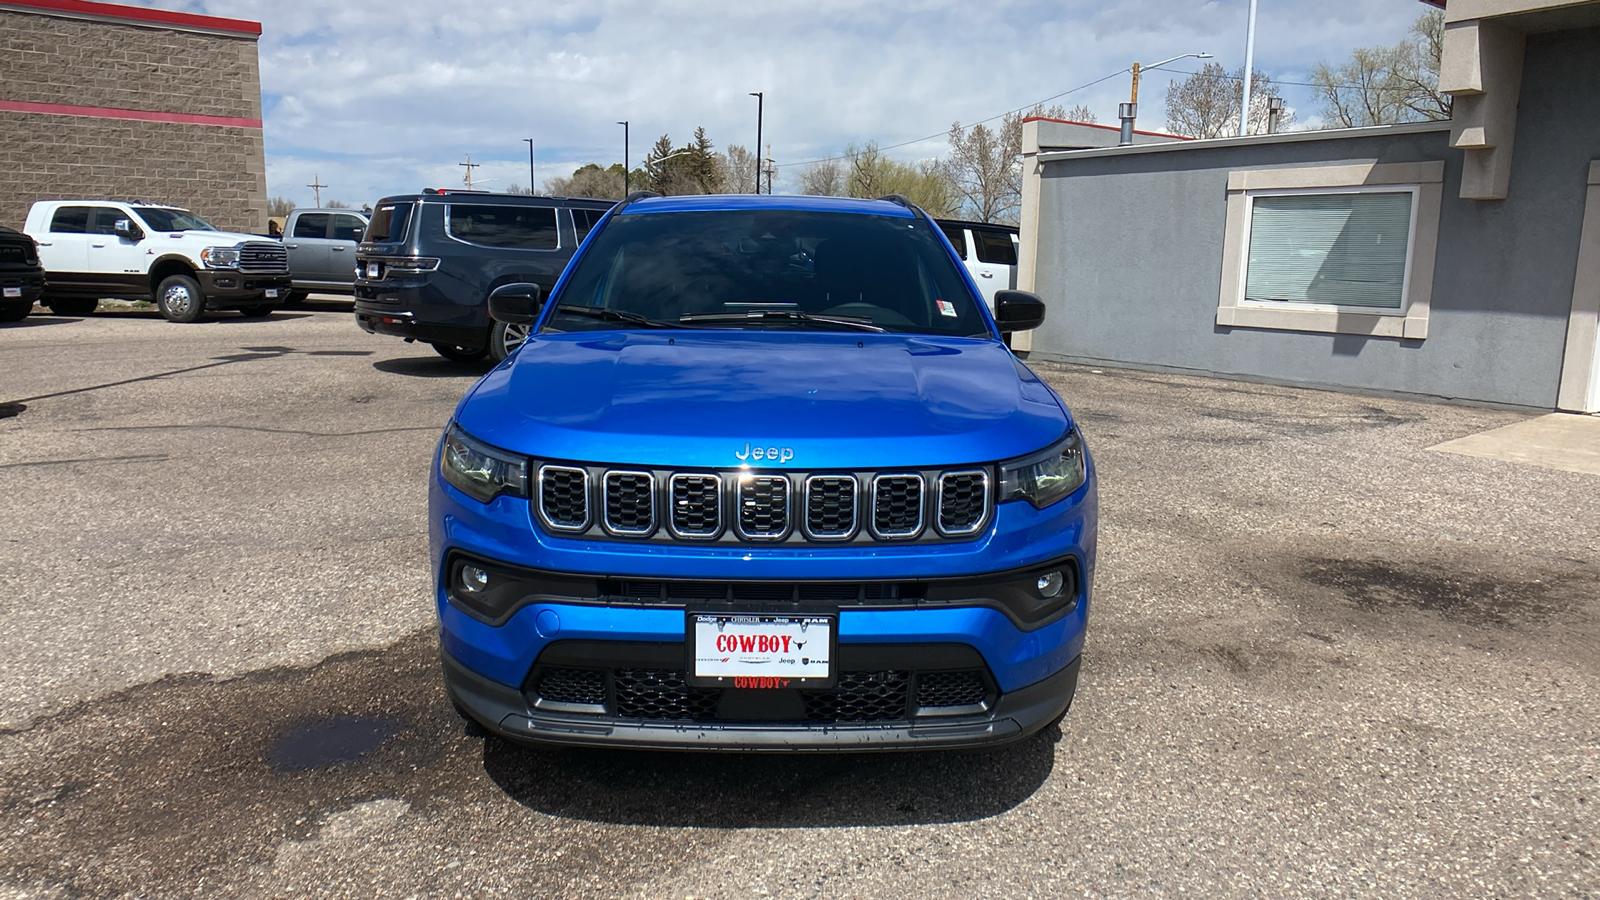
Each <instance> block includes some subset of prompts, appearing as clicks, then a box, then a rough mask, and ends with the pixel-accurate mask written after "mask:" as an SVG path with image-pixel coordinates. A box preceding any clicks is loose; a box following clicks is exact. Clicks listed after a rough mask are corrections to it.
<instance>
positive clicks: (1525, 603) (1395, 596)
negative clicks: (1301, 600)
mask: <svg viewBox="0 0 1600 900" xmlns="http://www.w3.org/2000/svg"><path fill="white" fill-rule="evenodd" d="M1300 577H1301V578H1303V579H1305V580H1306V581H1309V582H1311V583H1312V584H1315V585H1319V586H1321V587H1325V588H1331V589H1333V590H1336V591H1339V592H1340V593H1342V594H1343V595H1344V596H1345V598H1346V599H1347V600H1349V601H1350V602H1351V603H1354V604H1355V605H1356V607H1357V608H1358V609H1360V610H1362V611H1363V612H1370V613H1384V612H1399V611H1402V610H1422V611H1425V612H1431V613H1435V614H1438V615H1440V616H1442V617H1444V618H1445V619H1447V620H1449V621H1452V622H1456V623H1459V624H1464V625H1483V626H1493V627H1497V628H1510V627H1514V626H1516V625H1520V624H1529V623H1534V622H1538V621H1542V620H1544V619H1545V618H1548V617H1549V616H1550V615H1551V614H1552V613H1553V612H1556V611H1557V610H1558V609H1559V608H1560V607H1562V606H1563V605H1564V601H1563V600H1562V599H1561V597H1562V595H1563V594H1564V588H1566V587H1567V586H1568V582H1569V581H1570V580H1571V576H1545V577H1539V578H1531V579H1523V580H1519V579H1516V578H1512V577H1509V576H1504V577H1497V576H1495V575H1490V574H1488V573H1483V572H1471V571H1466V570H1463V569H1459V568H1448V567H1443V566H1437V565H1432V564H1428V563H1420V562H1406V563H1401V562H1393V561H1390V560H1383V559H1367V560H1359V559H1358V560H1348V559H1344V560H1341V559H1327V558H1312V559H1308V560H1306V561H1305V562H1304V565H1303V568H1302V569H1301V572H1300Z"/></svg>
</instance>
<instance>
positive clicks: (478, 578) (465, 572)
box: [461, 564, 1060, 594]
mask: <svg viewBox="0 0 1600 900" xmlns="http://www.w3.org/2000/svg"><path fill="white" fill-rule="evenodd" d="M461 589H462V590H463V591H466V592H467V593H469V594H481V593H483V592H484V591H486V590H488V589H489V573H488V572H485V571H484V570H482V569H480V568H478V567H477V566H474V565H470V564H469V565H464V566H462V567H461ZM1059 589H1060V588H1059V587H1058V588H1057V590H1059Z"/></svg>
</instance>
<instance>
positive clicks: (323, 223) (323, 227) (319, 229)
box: [292, 213, 329, 238]
mask: <svg viewBox="0 0 1600 900" xmlns="http://www.w3.org/2000/svg"><path fill="white" fill-rule="evenodd" d="M328 218H329V217H328V214H327V213H306V214H305V215H303V216H301V217H300V218H298V219H296V220H295V222H294V234H293V235H292V237H297V238H320V237H327V236H328Z"/></svg>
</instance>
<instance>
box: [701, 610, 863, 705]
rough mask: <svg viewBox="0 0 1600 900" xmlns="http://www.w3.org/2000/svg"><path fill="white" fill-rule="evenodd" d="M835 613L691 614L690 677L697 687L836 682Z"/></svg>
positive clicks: (771, 687)
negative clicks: (800, 614) (790, 614)
mask: <svg viewBox="0 0 1600 900" xmlns="http://www.w3.org/2000/svg"><path fill="white" fill-rule="evenodd" d="M833 647H834V618H833V617H832V616H773V615H762V614H758V613H749V614H732V615H724V614H711V613H690V614H689V659H690V666H689V679H688V680H689V683H690V684H691V685H694V686H696V687H733V688H755V689H758V690H761V689H764V690H782V689H785V688H801V687H804V688H815V687H831V686H832V685H833V683H834V671H833Z"/></svg>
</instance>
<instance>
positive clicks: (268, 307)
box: [23, 200, 290, 322]
mask: <svg viewBox="0 0 1600 900" xmlns="http://www.w3.org/2000/svg"><path fill="white" fill-rule="evenodd" d="M23 230H24V231H25V232H27V234H28V236H29V237H31V238H33V239H34V241H35V242H36V243H37V244H38V245H39V262H40V264H41V265H43V266H44V270H45V276H46V279H47V284H46V287H45V295H44V301H43V302H44V305H45V306H48V307H50V309H51V311H52V312H55V313H56V314H58V315H67V316H81V315H87V314H89V313H91V312H93V311H94V308H95V304H96V303H97V302H98V301H99V300H100V299H101V298H102V297H110V298H115V299H119V300H149V299H152V298H154V299H155V302H156V308H157V309H159V310H160V311H161V315H163V316H165V317H166V318H167V319H169V320H171V321H173V322H193V321H195V320H196V319H199V318H200V317H201V316H202V315H204V314H205V312H206V310H208V309H212V310H216V309H237V310H238V311H239V312H241V313H243V314H244V315H246V316H250V317H259V316H266V315H270V314H271V313H272V310H273V307H275V306H278V305H279V304H280V303H282V302H283V299H284V298H285V297H286V296H287V294H288V292H289V287H290V279H289V263H288V254H287V252H286V251H285V250H284V247H283V244H281V243H280V242H278V241H275V240H270V239H268V238H263V237H261V236H259V235H254V234H237V233H233V232H228V231H219V230H217V229H216V228H215V227H213V226H212V225H211V224H210V223H208V222H206V221H205V220H204V219H202V218H200V217H199V216H197V215H195V214H194V213H191V212H189V211H188V210H186V209H179V208H177V207H173V206H159V205H154V204H148V203H124V202H121V201H115V200H40V201H38V202H37V203H35V204H33V208H32V209H30V210H29V211H28V220H27V224H26V225H25V226H24V227H23Z"/></svg>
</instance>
